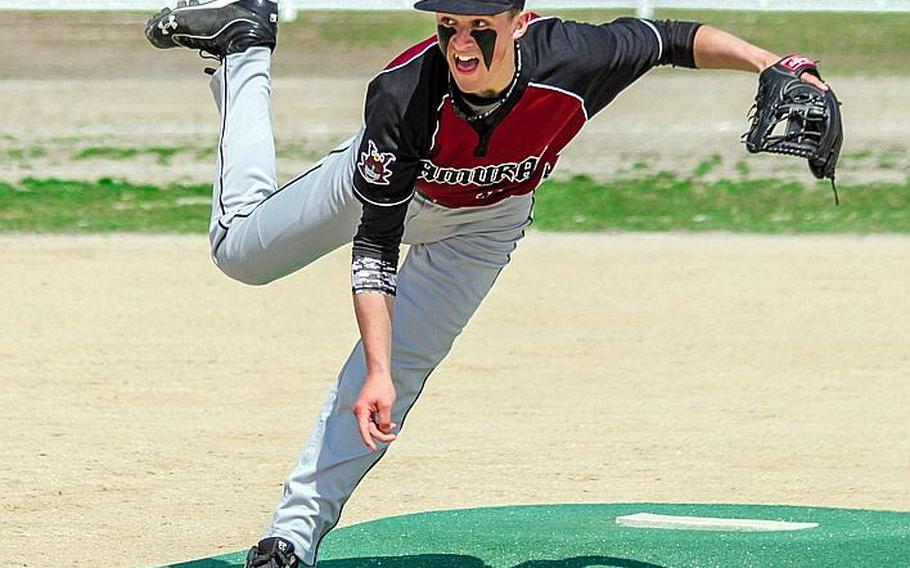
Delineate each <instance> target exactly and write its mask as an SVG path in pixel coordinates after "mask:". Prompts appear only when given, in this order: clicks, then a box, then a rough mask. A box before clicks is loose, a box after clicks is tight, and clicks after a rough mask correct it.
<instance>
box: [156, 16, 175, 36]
mask: <svg viewBox="0 0 910 568" xmlns="http://www.w3.org/2000/svg"><path fill="white" fill-rule="evenodd" d="M158 29H159V30H161V35H170V33H171V32H172V31H174V30H176V29H177V17H176V16H174V15H173V14H171V15H170V16H168V17H167V21H165V20H161V21H160V22H158Z"/></svg>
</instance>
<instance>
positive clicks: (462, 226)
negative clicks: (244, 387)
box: [267, 195, 531, 564]
mask: <svg viewBox="0 0 910 568" xmlns="http://www.w3.org/2000/svg"><path fill="white" fill-rule="evenodd" d="M415 200H416V201H417V203H416V205H414V206H412V208H411V209H410V211H409V214H410V215H411V216H410V218H409V220H408V224H407V227H406V230H405V241H406V242H409V243H415V244H413V246H412V247H411V250H410V251H409V253H408V256H407V259H406V260H405V262H404V264H403V265H402V267H401V271H400V273H399V283H398V296H397V298H396V301H395V318H394V321H393V330H392V333H393V339H392V379H393V381H394V384H395V389H396V394H397V398H396V403H395V407H394V408H393V412H392V417H393V420H394V421H395V422H397V423H398V424H401V425H402V426H403V424H404V422H405V419H406V417H407V413H408V411H409V410H410V408H411V406H412V405H413V404H414V403H415V402H416V400H417V398H418V396H419V395H420V392H421V390H422V389H423V387H424V383H425V381H426V380H427V378H428V377H429V375H430V373H431V372H432V371H433V369H435V368H436V366H437V365H438V364H439V363H440V362H441V361H442V360H443V358H444V357H445V356H446V354H447V353H448V352H449V350H450V348H451V347H452V343H453V342H454V341H455V338H456V337H457V336H458V335H459V334H460V333H461V330H462V329H463V328H464V326H465V324H466V323H467V322H468V320H469V319H470V317H471V316H472V315H473V314H474V312H475V310H476V309H477V307H478V306H479V305H480V303H481V301H482V300H483V298H484V297H485V296H486V294H487V292H488V291H489V289H490V287H491V286H492V285H493V283H494V281H495V280H496V278H497V276H498V275H499V273H500V271H501V270H502V268H503V267H504V266H505V265H506V264H507V263H508V261H509V256H510V254H511V253H512V251H513V250H514V249H515V246H516V243H517V242H518V240H519V239H520V238H521V237H522V235H523V234H524V230H525V227H526V226H527V224H528V220H529V216H530V209H531V196H530V195H525V196H520V197H513V198H510V199H507V200H505V201H503V202H500V203H498V204H496V205H493V206H490V207H478V208H465V209H447V208H445V207H440V206H438V205H434V204H432V203H430V202H429V201H426V200H424V199H422V198H420V197H419V196H417V197H415ZM453 235H454V236H453ZM365 372H366V368H365V365H364V357H363V349H362V346H361V344H360V343H358V344H357V345H356V347H355V348H354V351H353V352H352V353H351V355H350V357H349V358H348V360H347V362H346V363H345V365H344V367H343V368H342V370H341V372H340V374H339V376H338V379H337V381H336V383H335V385H334V387H333V388H332V389H331V391H330V393H329V396H328V398H327V399H326V400H325V403H324V405H323V407H322V411H321V412H320V415H319V417H318V419H317V422H316V425H315V426H314V428H313V430H312V433H311V435H310V440H309V442H308V443H307V445H306V446H305V447H304V449H303V452H302V453H301V456H300V459H299V462H298V464H297V466H296V468H295V469H294V470H293V472H292V473H291V475H290V477H289V478H288V480H287V482H286V484H285V487H284V495H283V498H282V500H281V503H280V505H279V506H278V508H277V509H276V511H275V513H274V516H273V519H272V524H271V526H270V527H269V529H268V532H267V536H278V537H282V538H284V539H287V540H288V541H290V542H291V543H292V544H293V545H294V551H295V553H296V554H297V555H298V556H299V557H300V558H301V559H302V560H303V561H304V562H305V563H307V564H313V563H314V562H315V559H316V553H317V549H318V546H319V542H320V540H321V539H322V537H323V536H325V534H326V533H327V532H328V531H330V530H331V529H332V527H334V526H335V523H336V522H337V521H338V518H339V516H340V514H341V508H342V506H343V505H344V503H345V502H346V501H347V499H348V498H349V497H350V495H351V493H352V492H353V491H354V488H355V487H356V486H357V484H358V483H360V481H361V479H363V477H364V476H365V475H366V473H367V472H368V471H369V470H370V468H372V467H373V466H374V465H375V464H376V463H377V462H378V461H379V459H380V458H381V457H382V456H383V454H384V453H385V451H386V448H387V446H385V445H383V444H380V445H379V447H380V449H379V450H378V451H376V452H371V451H370V450H369V449H368V448H366V447H365V446H364V444H363V442H362V441H361V439H360V435H359V433H358V429H357V424H356V421H355V419H354V416H353V414H352V412H351V408H352V406H353V405H354V402H355V401H356V399H357V396H358V394H359V393H360V388H361V386H362V384H363V381H364V376H365Z"/></svg>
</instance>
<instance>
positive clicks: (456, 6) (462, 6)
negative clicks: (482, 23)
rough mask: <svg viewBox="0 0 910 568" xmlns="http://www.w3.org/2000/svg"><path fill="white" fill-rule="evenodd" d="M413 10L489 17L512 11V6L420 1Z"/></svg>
mask: <svg viewBox="0 0 910 568" xmlns="http://www.w3.org/2000/svg"><path fill="white" fill-rule="evenodd" d="M414 8H416V9H418V10H423V11H424V12H445V13H446V14H458V15H461V16H491V15H493V14H499V13H500V12H505V11H506V10H511V9H512V4H511V3H509V2H503V3H502V4H497V3H494V2H477V1H472V0H420V2H417V3H416V4H414Z"/></svg>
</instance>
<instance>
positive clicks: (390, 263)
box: [351, 65, 426, 295]
mask: <svg viewBox="0 0 910 568" xmlns="http://www.w3.org/2000/svg"><path fill="white" fill-rule="evenodd" d="M414 67H415V68H416V69H414V70H408V69H405V70H403V71H401V72H394V73H391V72H390V73H382V74H380V75H379V76H378V77H376V78H375V79H374V80H373V81H372V82H371V83H370V86H369V88H368V90H367V97H366V103H365V106H364V124H365V126H364V133H363V138H362V139H361V142H360V147H359V149H358V152H357V157H356V159H357V161H356V164H355V168H354V193H355V195H356V196H357V199H358V200H360V202H361V203H362V205H363V214H362V216H361V220H360V225H359V227H358V229H357V234H356V235H355V237H354V250H353V259H352V264H351V284H352V289H353V292H354V293H355V294H357V293H361V292H379V293H382V294H387V295H394V294H395V287H396V286H395V284H396V274H397V267H398V254H399V248H400V246H401V238H402V235H403V233H404V218H405V214H406V213H407V209H408V203H409V202H410V200H411V197H412V196H413V194H414V187H415V181H416V179H417V174H418V172H419V168H420V159H421V156H422V154H423V146H424V145H425V140H424V138H425V135H424V134H423V130H425V127H423V123H424V122H425V121H426V119H425V117H424V116H423V115H424V114H425V113H422V112H421V111H422V110H423V109H422V108H421V107H422V106H425V105H424V103H423V101H421V100H419V97H418V96H417V95H416V94H415V93H418V92H419V91H418V85H419V76H417V73H418V72H419V66H418V65H415V66H414Z"/></svg>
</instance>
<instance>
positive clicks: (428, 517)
mask: <svg viewBox="0 0 910 568" xmlns="http://www.w3.org/2000/svg"><path fill="white" fill-rule="evenodd" d="M636 513H652V514H657V515H674V516H685V517H698V518H703V517H711V518H722V519H755V520H765V521H788V522H797V523H817V524H818V526H817V527H815V528H807V529H802V530H791V531H773V532H771V531H759V530H755V531H754V532H743V530H732V529H729V530H728V529H725V528H720V529H717V528H716V527H715V528H714V529H713V530H705V528H706V527H700V528H672V529H668V528H640V527H630V526H625V525H622V524H619V523H618V522H617V520H616V518H617V517H620V516H626V515H633V514H636ZM693 524H696V525H697V524H698V521H697V520H696V521H693ZM243 557H244V553H242V552H238V553H235V554H228V555H224V556H219V557H215V558H207V559H202V560H197V561H194V562H187V563H184V564H178V565H174V566H173V567H171V568H229V567H235V566H242V565H243ZM319 560H320V561H319V567H320V568H368V567H369V568H372V567H382V568H587V567H616V568H715V567H716V568H727V567H729V568H749V567H755V568H759V567H761V568H787V567H794V568H795V567H800V568H806V567H818V568H822V567H824V568H839V567H843V568H860V567H869V568H873V567H874V568H897V567H906V566H910V513H906V512H889V511H865V510H852V509H826V508H813V507H786V506H766V505H674V504H651V503H631V504H606V505H537V506H521V507H494V508H484V509H465V510H456V511H438V512H430V513H420V514H415V515H405V516H401V517H392V518H387V519H380V520H377V521H371V522H368V523H362V524H359V525H353V526H350V527H345V528H343V529H339V530H337V531H335V532H333V533H331V534H330V535H329V536H328V537H326V539H325V541H324V542H323V544H322V547H321V550H320V553H319Z"/></svg>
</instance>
